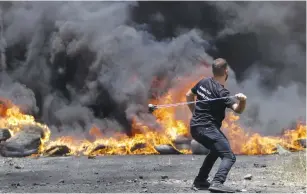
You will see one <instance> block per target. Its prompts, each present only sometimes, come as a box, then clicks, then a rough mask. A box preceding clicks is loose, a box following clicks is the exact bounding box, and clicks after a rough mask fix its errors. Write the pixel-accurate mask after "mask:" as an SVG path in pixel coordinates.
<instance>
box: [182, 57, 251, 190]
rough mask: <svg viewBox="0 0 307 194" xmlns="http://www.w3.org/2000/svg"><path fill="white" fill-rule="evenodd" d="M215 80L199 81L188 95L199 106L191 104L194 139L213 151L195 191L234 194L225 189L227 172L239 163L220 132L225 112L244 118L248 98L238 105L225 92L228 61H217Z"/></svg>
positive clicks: (214, 67)
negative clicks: (214, 172)
mask: <svg viewBox="0 0 307 194" xmlns="http://www.w3.org/2000/svg"><path fill="white" fill-rule="evenodd" d="M212 72H213V77H212V78H204V79H202V80H200V81H199V82H198V83H197V84H196V85H195V86H194V87H193V88H192V89H191V90H190V91H188V93H187V94H186V100H187V101H188V102H191V101H194V100H195V96H196V97H197V100H200V102H196V104H188V106H189V109H190V110H191V112H192V114H193V116H192V119H191V122H190V128H191V135H192V137H193V138H194V139H195V140H196V141H197V142H199V143H200V144H202V145H203V146H205V147H206V148H207V149H209V150H210V153H209V154H208V155H207V157H206V158H205V160H204V162H203V165H202V166H201V168H200V170H199V173H198V175H197V177H196V178H195V180H194V183H193V187H194V188H196V189H209V191H211V192H219V193H222V192H224V193H234V192H235V190H234V189H232V188H229V187H227V186H225V185H224V182H225V180H226V177H227V175H228V172H229V171H230V169H231V167H232V165H233V164H234V163H235V161H236V157H235V155H234V153H233V152H232V150H231V148H230V145H229V142H228V140H227V138H226V136H225V135H224V134H223V132H222V131H221V130H220V128H221V126H222V121H223V120H224V118H225V109H226V108H230V109H232V110H233V111H234V112H236V113H239V114H241V113H242V112H243V111H244V109H245V104H246V96H245V95H244V94H241V93H239V94H236V95H235V97H236V98H237V99H238V101H239V103H237V102H236V101H234V100H233V99H232V98H231V97H230V92H229V91H228V90H227V89H226V88H224V85H225V83H226V80H227V78H228V64H227V62H226V60H225V59H222V58H219V59H216V60H215V61H214V63H213V65H212ZM214 98H222V99H220V100H214V101H205V100H207V99H214ZM218 158H221V160H222V161H221V164H220V166H219V169H218V171H217V173H216V174H215V176H214V178H213V180H212V182H211V183H209V182H208V180H207V179H208V176H209V173H210V171H211V169H212V167H213V165H214V163H215V162H216V160H217V159H218Z"/></svg>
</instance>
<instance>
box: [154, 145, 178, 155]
mask: <svg viewBox="0 0 307 194" xmlns="http://www.w3.org/2000/svg"><path fill="white" fill-rule="evenodd" d="M155 149H156V150H157V151H158V152H159V153H160V154H161V155H164V154H182V153H181V152H180V151H178V150H177V149H176V148H174V147H173V146H171V145H158V146H155Z"/></svg>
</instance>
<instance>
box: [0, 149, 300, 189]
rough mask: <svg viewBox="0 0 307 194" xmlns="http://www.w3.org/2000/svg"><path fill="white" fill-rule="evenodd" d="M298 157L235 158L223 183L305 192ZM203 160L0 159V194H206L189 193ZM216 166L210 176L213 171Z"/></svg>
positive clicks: (184, 157) (181, 157) (180, 157)
mask: <svg viewBox="0 0 307 194" xmlns="http://www.w3.org/2000/svg"><path fill="white" fill-rule="evenodd" d="M301 156H302V153H292V154H290V155H286V156H280V155H269V156H237V162H236V163H235V165H234V167H233V169H232V170H231V172H230V174H229V178H228V180H227V182H226V183H225V184H227V185H229V186H233V187H235V188H239V189H245V190H246V191H245V192H252V193H255V192H257V193H272V192H274V193H283V192H287V193H289V192H293V193H306V171H305V173H301V174H300V173H298V172H302V169H300V166H299V165H298V167H295V165H294V164H292V162H296V160H298V159H296V158H299V157H301ZM204 157H205V156H192V155H155V156H104V157H96V158H94V159H88V158H86V157H49V158H2V157H1V158H0V172H1V176H0V182H1V187H0V192H14V193H16V192H29V193H33V192H39V193H44V192H61V193H64V192H66V193H70V192H76V193H80V192H86V193H90V192H96V193H97V192H99V193H103V192H109V193H113V192H124V193H125V192H154V193H164V192H168V193H174V192H184V193H186V192H189V193H191V192H202V193H204V192H208V191H193V190H191V184H192V181H193V179H194V177H195V175H196V174H197V172H198V169H199V167H200V165H201V163H202V161H203V159H204ZM304 161H305V160H304ZM219 162H220V161H218V162H217V164H216V166H215V168H214V169H213V173H215V172H216V169H217V166H218V163H219ZM305 166H306V164H305ZM289 167H293V168H294V169H291V168H289ZM296 168H299V169H296ZM296 170H298V172H296ZM287 171H288V172H287ZM248 174H250V175H251V176H252V177H251V180H245V179H244V176H246V175H248ZM289 176H293V177H289ZM287 177H288V178H287Z"/></svg>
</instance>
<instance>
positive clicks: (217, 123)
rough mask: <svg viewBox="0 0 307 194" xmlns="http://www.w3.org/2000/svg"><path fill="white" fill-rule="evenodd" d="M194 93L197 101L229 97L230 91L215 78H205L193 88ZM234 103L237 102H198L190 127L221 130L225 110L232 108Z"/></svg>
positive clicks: (228, 100) (228, 99)
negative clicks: (197, 126)
mask: <svg viewBox="0 0 307 194" xmlns="http://www.w3.org/2000/svg"><path fill="white" fill-rule="evenodd" d="M192 92H193V93H194V94H196V95H197V100H208V99H213V98H221V97H227V96H229V91H228V90H227V89H225V88H224V86H223V85H221V84H220V83H218V82H217V81H215V80H214V79H213V78H204V79H202V80H200V81H199V82H198V83H197V84H196V85H195V86H194V87H193V88H192ZM234 103H235V101H233V100H232V99H231V98H226V99H221V100H215V101H208V102H196V105H195V110H194V113H193V117H192V119H191V124H190V125H191V126H196V125H203V126H207V127H211V126H212V127H217V128H220V127H221V125H222V121H223V119H224V118H225V109H226V108H227V107H228V108H229V107H231V106H232V105H233V104H234Z"/></svg>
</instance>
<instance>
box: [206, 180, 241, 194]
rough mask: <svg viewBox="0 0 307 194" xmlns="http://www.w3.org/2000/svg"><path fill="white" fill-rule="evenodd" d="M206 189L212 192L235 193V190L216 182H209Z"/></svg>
mask: <svg viewBox="0 0 307 194" xmlns="http://www.w3.org/2000/svg"><path fill="white" fill-rule="evenodd" d="M208 190H209V191H210V192H212V193H235V192H236V191H237V190H236V189H232V188H230V187H227V186H225V185H223V184H222V183H218V182H213V183H211V185H210V187H209V188H208Z"/></svg>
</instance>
